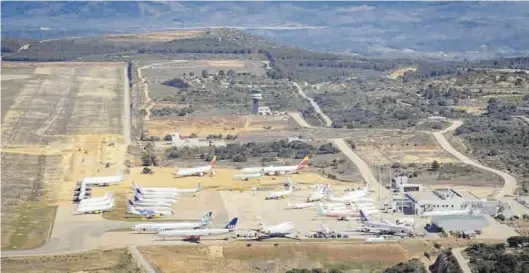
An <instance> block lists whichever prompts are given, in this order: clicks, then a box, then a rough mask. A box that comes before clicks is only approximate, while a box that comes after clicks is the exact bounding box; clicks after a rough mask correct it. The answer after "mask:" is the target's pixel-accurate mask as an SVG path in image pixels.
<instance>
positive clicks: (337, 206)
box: [318, 202, 347, 210]
mask: <svg viewBox="0 0 529 273" xmlns="http://www.w3.org/2000/svg"><path fill="white" fill-rule="evenodd" d="M318 206H321V207H322V208H324V209H327V210H333V209H346V208H347V205H345V204H344V203H321V202H318Z"/></svg>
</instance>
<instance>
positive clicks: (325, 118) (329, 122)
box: [293, 82, 332, 127]
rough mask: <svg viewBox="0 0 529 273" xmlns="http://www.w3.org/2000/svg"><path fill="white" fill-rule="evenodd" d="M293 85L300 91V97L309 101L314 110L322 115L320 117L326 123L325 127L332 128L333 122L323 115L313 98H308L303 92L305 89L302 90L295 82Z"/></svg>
mask: <svg viewBox="0 0 529 273" xmlns="http://www.w3.org/2000/svg"><path fill="white" fill-rule="evenodd" d="M293 84H294V86H295V87H296V88H297V89H298V93H299V95H300V96H302V97H303V98H305V99H306V100H308V101H309V102H310V105H312V108H314V110H315V111H316V113H318V114H319V115H320V117H321V118H322V119H323V121H324V122H325V126H327V127H330V126H331V125H332V120H331V119H330V118H329V117H328V116H327V115H326V114H325V113H323V111H321V108H320V106H319V105H318V104H317V103H316V102H315V101H314V100H313V99H312V98H311V97H309V96H307V95H306V94H305V92H303V89H301V87H300V86H299V84H298V83H297V82H293Z"/></svg>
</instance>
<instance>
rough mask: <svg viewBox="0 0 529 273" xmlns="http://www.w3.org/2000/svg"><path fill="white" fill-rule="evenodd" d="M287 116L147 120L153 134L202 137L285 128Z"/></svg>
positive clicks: (148, 127)
mask: <svg viewBox="0 0 529 273" xmlns="http://www.w3.org/2000/svg"><path fill="white" fill-rule="evenodd" d="M288 119H289V118H288V117H287V116H238V115H226V116H189V117H168V118H151V119H150V120H146V121H145V127H146V129H147V132H148V134H149V135H151V136H160V137H163V136H165V135H168V134H172V133H174V132H175V131H178V132H180V133H181V134H182V135H184V136H188V135H190V134H192V133H195V134H197V135H198V136H200V137H207V136H208V135H210V134H217V135H218V134H223V135H227V134H231V135H237V134H244V133H247V132H265V131H266V132H270V131H278V130H284V129H285V128H287V127H288V126H289V122H288Z"/></svg>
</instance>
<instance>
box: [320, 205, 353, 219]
mask: <svg viewBox="0 0 529 273" xmlns="http://www.w3.org/2000/svg"><path fill="white" fill-rule="evenodd" d="M317 210H318V216H325V217H333V218H336V219H338V220H349V218H355V217H360V214H359V213H358V212H356V211H353V210H350V209H342V208H338V209H333V210H326V209H324V208H323V207H321V206H319V207H318V209H317Z"/></svg>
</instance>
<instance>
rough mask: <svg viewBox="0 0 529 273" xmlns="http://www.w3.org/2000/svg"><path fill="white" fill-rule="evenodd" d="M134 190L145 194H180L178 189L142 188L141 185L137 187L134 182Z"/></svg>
mask: <svg viewBox="0 0 529 273" xmlns="http://www.w3.org/2000/svg"><path fill="white" fill-rule="evenodd" d="M132 189H133V190H137V189H140V190H142V191H144V192H178V189H177V188H162V187H152V188H147V187H141V186H140V185H137V184H136V182H132Z"/></svg>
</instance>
